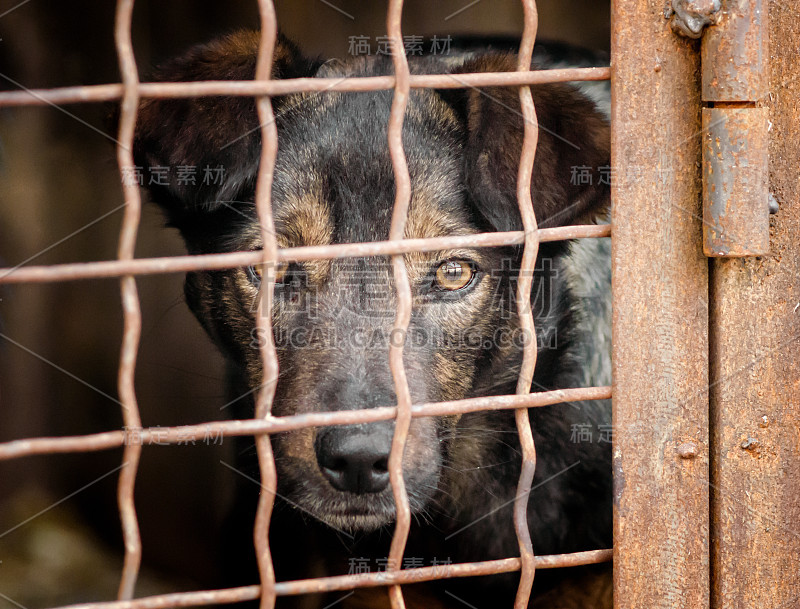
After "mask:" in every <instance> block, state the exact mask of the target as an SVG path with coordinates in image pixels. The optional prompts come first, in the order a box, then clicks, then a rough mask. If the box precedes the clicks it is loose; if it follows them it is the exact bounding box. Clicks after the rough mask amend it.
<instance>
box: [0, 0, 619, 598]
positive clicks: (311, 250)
mask: <svg viewBox="0 0 800 609" xmlns="http://www.w3.org/2000/svg"><path fill="white" fill-rule="evenodd" d="M133 4H134V0H118V1H117V12H116V21H115V29H114V34H115V45H116V50H117V56H118V60H119V66H120V72H121V74H122V83H121V84H109V85H96V86H85V87H65V88H59V89H51V90H40V91H24V92H23V91H13V92H3V93H0V107H2V106H23V105H24V106H34V105H44V104H54V103H75V102H100V101H109V100H120V101H121V112H120V127H119V138H118V145H117V161H118V165H119V170H120V174H121V175H122V177H123V180H122V182H123V193H124V198H125V216H124V219H123V224H122V228H121V232H120V240H119V248H118V258H117V260H114V261H102V262H90V263H78V264H61V265H52V266H40V267H19V268H17V267H15V268H6V269H0V283H37V282H53V281H70V280H76V279H86V278H99V277H107V278H108V277H119V278H120V288H121V294H122V306H123V319H124V330H123V341H122V349H121V354H120V363H119V373H118V391H119V396H120V402H121V404H122V416H123V420H124V425H125V428H124V430H117V431H109V432H105V433H97V434H91V435H85V436H70V437H60V438H30V439H21V440H14V441H9V442H5V443H0V460H5V459H13V458H20V457H24V456H30V455H36V454H57V453H64V452H90V451H97V450H103V449H109V448H115V447H123V449H124V452H123V465H122V468H121V473H120V477H119V483H118V506H119V513H120V518H121V521H122V532H123V539H124V547H125V557H124V564H123V569H122V575H121V580H120V586H119V594H118V600H116V601H109V602H103V603H89V604H85V605H73V606H72V607H86V608H87V609H88V608H93V609H100V608H103V609H148V608H156V607H158V608H162V607H187V606H199V605H209V604H217V603H229V602H239V601H246V600H255V599H260V601H261V607H263V608H264V609H267V608H269V607H272V606H273V605H274V604H275V599H276V597H277V596H284V595H297V594H307V593H319V592H330V591H336V590H347V589H352V588H357V587H374V586H389V593H390V600H391V605H392V607H393V609H400V608H401V607H404V606H405V603H404V600H403V594H402V589H401V585H402V584H411V583H418V582H424V581H430V580H434V579H445V578H453V577H467V576H475V575H488V574H497V573H507V572H514V571H520V575H521V577H520V584H519V589H518V592H517V598H516V602H515V607H517V608H522V607H526V606H527V605H528V600H529V598H530V593H531V588H532V584H533V579H534V574H535V571H536V569H546V568H556V567H567V566H578V565H585V564H592V563H598V562H603V561H607V560H610V559H611V550H595V551H588V552H577V553H573V554H563V555H550V556H535V555H534V552H533V544H532V541H531V538H530V534H529V531H528V525H527V516H526V512H527V500H528V494H529V492H530V489H531V482H532V480H533V475H534V471H535V467H536V451H535V446H534V442H533V436H532V432H531V426H530V421H529V419H528V408H532V407H538V406H546V405H552V404H558V403H563V402H568V401H576V400H602V399H609V398H610V397H611V388H610V387H590V388H576V389H565V390H556V391H547V392H541V393H535V394H531V393H530V387H531V382H532V379H533V370H534V367H535V365H536V354H537V349H536V341H535V339H534V338H532V337H535V331H534V330H535V329H534V322H533V314H532V312H531V310H530V307H526V306H523V305H524V303H526V302H527V301H529V300H530V296H531V288H532V286H531V283H532V270H533V266H534V264H535V261H536V257H537V253H538V247H539V243H541V242H545V241H555V240H562V239H574V238H591V237H594V238H597V237H606V236H609V235H610V227H609V226H607V225H606V226H594V225H592V226H568V227H562V228H550V229H541V230H540V229H538V227H537V224H536V218H535V215H534V212H533V203H532V200H531V175H532V167H533V161H534V156H535V153H536V144H537V138H538V127H537V122H536V111H535V108H534V105H533V101H532V97H531V92H530V87H529V85H533V84H540V83H551V82H565V81H574V80H604V79H608V78H609V77H610V69H609V68H574V69H557V70H546V71H531V70H530V65H531V56H532V53H533V45H534V41H535V37H536V30H537V26H538V15H537V11H536V3H535V0H522V4H523V8H524V31H523V35H522V42H521V46H520V52H519V59H518V64H517V71H516V72H509V73H484V74H464V75H459V76H457V77H455V76H452V75H448V74H434V75H416V76H412V75H410V73H409V69H408V63H407V61H406V57H405V52H404V45H403V38H402V30H401V13H402V8H403V0H390V2H389V8H388V13H387V32H388V36H389V39H390V40H391V45H390V46H391V52H392V58H393V64H394V75H393V76H379V77H362V78H346V79H324V78H319V79H317V78H297V79H286V80H270V73H271V66H272V55H273V50H274V46H275V42H276V36H277V22H276V16H275V12H274V6H273V2H272V0H258V5H259V13H260V19H261V42H260V46H259V51H258V60H257V67H256V76H255V80H254V81H247V82H229V81H226V82H224V83H223V82H197V83H140V82H139V75H138V70H137V65H136V61H135V58H134V54H133V47H132V43H131V17H132V12H133ZM480 86H517V87H519V92H520V104H521V108H522V115H523V117H524V140H523V146H522V154H521V158H520V165H519V173H518V181H517V196H518V201H519V209H520V213H521V216H522V220H523V230H522V231H513V232H505V233H502V232H500V233H486V234H481V235H469V236H465V237H462V236H452V237H437V238H429V239H404V238H403V235H404V229H405V223H406V218H407V212H408V207H409V203H410V196H411V186H410V177H409V173H408V169H407V166H406V161H405V153H404V150H403V146H402V140H401V133H402V127H403V119H404V113H405V107H406V104H407V100H408V96H409V92H410V89H411V88H414V87H418V88H422V87H438V88H466V87H480ZM380 89H393V90H394V98H393V103H392V108H391V113H390V119H389V128H388V146H389V151H390V155H391V160H392V166H393V170H394V176H395V183H396V185H397V188H396V199H395V203H394V210H393V215H392V223H391V229H390V234H389V236H388V237H389V239H388V240H387V241H382V242H373V243H349V244H338V245H328V246H315V247H296V248H285V249H278V246H277V242H276V240H275V236H274V231H273V224H272V222H273V220H272V202H271V186H272V177H273V171H274V166H275V159H276V155H277V146H278V142H277V128H276V126H275V122H274V120H273V112H272V103H271V100H270V97H269V96H270V95H280V94H286V93H298V92H304V91H376V90H380ZM223 94H224V95H240V96H253V97H256V99H257V111H258V118H259V123H260V125H261V135H262V142H263V144H262V152H261V162H260V165H259V172H258V179H257V186H256V208H257V213H258V218H259V222H260V225H261V235H262V240H263V249H262V250H261V251H260V252H236V253H230V254H211V255H195V256H176V257H171V258H151V259H139V260H135V259H134V246H135V243H136V235H137V230H138V226H139V219H140V214H141V195H140V191H139V188H138V185H137V184H136V183H135V182H132V181H130V180H125V179H124V175H125V169H126V168H127V167H133V166H134V163H133V158H132V153H131V150H132V147H133V146H132V144H133V138H134V131H135V126H136V114H137V108H138V105H139V100H140V99H141V98H142V97H192V96H211V95H223ZM467 244H469V245H470V246H472V247H491V246H503V245H519V244H521V245H523V258H522V264H521V268H520V275H519V283H518V289H517V294H516V301H517V306H518V310H520V311H526V313H525V314H523V315H521V320H520V322H521V326H522V329H523V331H524V336H525V337H526V342H525V345H524V359H523V364H522V367H521V370H520V375H519V380H518V384H517V395H513V396H491V397H479V398H470V399H463V400H457V401H451V402H439V403H426V404H412V403H411V397H410V393H409V388H408V383H407V380H406V374H405V369H404V365H403V359H402V358H403V345H402V343H399V344H392V345H391V347H390V352H389V354H388V357H389V364H390V369H391V372H392V377H393V379H394V384H395V393H396V395H397V404H396V405H395V406H385V407H380V408H371V409H368V410H361V411H345V412H327V413H313V414H301V415H293V416H285V417H273V416H272V415H271V406H272V400H273V397H274V394H275V387H276V383H277V378H278V360H277V352H276V348H275V345H274V342H273V340H272V332H271V319H270V311H271V308H272V305H271V299H272V295H273V291H272V281H273V279H267V280H265V282H264V286H263V289H262V290H261V298H260V302H259V309H258V314H257V315H256V319H257V324H258V329H259V331H260V332H261V334H262V335H263V336H265V337H266V338H267V340H265V341H263V342H262V344H261V357H262V363H263V370H264V378H265V379H267V380H266V381H265V382H264V384H263V385H262V387H261V389H260V391H259V393H258V396H257V399H256V411H255V417H254V419H252V420H246V421H241V420H237V421H218V422H211V423H203V424H199V425H186V426H175V427H158V428H143V427H142V424H141V419H140V416H139V408H138V405H137V401H136V393H135V388H134V371H135V365H136V357H137V352H138V344H139V335H140V329H141V312H140V307H139V298H138V295H137V289H136V282H135V276H136V275H142V274H155V273H168V272H181V271H188V270H200V269H223V268H232V267H238V266H246V265H252V264H256V263H259V262H260V263H264V264H265V265H269V264H272V263H275V262H276V261H282V262H289V261H302V260H310V259H325V258H327V259H331V258H342V257H362V256H380V255H384V256H386V255H388V256H391V259H392V266H393V271H394V279H395V282H396V289H397V296H398V306H397V312H396V317H395V321H394V327H393V332H399V333H400V334H401V335H402V334H403V333H404V331H405V330H406V329H407V327H408V324H409V319H410V315H411V291H410V286H409V282H408V277H407V275H406V268H405V262H404V259H403V254H404V253H407V252H412V251H414V252H416V251H432V250H439V249H443V248H448V247H456V246H460V245H467ZM500 409H514V410H515V416H516V422H517V430H518V433H519V438H520V445H521V447H522V457H523V463H522V469H521V475H520V479H519V484H518V489H517V495H516V498H515V501H514V525H515V530H516V534H517V538H518V542H519V549H520V557H519V558H507V559H502V560H492V561H485V562H477V563H468V564H454V565H439V566H433V567H419V568H412V569H402V570H401V569H400V565H401V562H402V558H403V554H404V549H405V544H406V540H407V537H408V531H409V526H410V511H409V504H408V497H407V495H406V492H405V484H404V481H403V472H402V456H403V451H404V448H405V443H406V437H407V434H408V428H409V424H410V422H411V419H412V418H413V417H422V416H426V417H427V416H442V415H447V414H463V413H467V412H474V411H477V410H500ZM390 419H394V420H395V421H396V424H395V433H394V439H393V442H392V449H391V452H390V460H389V473H390V480H391V486H392V489H393V491H392V492H393V495H394V500H395V506H396V513H397V522H396V526H395V532H394V535H393V537H392V542H391V549H390V555H389V560H388V566H387V571H386V572H380V573H362V574H354V575H341V576H333V577H325V578H316V579H308V580H301V581H291V582H276V581H275V574H274V569H273V562H272V561H273V558H272V556H271V554H270V548H269V542H268V530H269V522H270V516H271V512H272V508H273V503H274V495H273V494H272V493H268V492H266V493H261V494H260V499H259V504H258V509H257V513H256V519H255V523H254V533H253V535H254V537H253V540H254V545H255V548H256V556H257V560H258V568H259V574H260V584H259V585H252V586H244V587H239V588H231V589H226V590H207V591H198V592H184V593H176V594H165V595H159V596H153V597H149V598H142V599H137V600H133V598H134V589H135V586H136V580H137V575H138V571H139V566H140V562H141V554H142V547H141V538H140V535H139V527H138V521H137V516H136V508H135V503H134V493H133V489H134V484H135V481H136V474H137V468H138V463H139V458H140V455H141V451H142V447H143V446H144V445H152V444H172V443H181V442H186V441H187V440H191V439H197V438H201V437H203V436H204V435H206V434H208V433H215V434H221V435H223V436H242V435H253V436H255V438H256V448H257V453H258V462H259V466H260V470H261V482H262V485H263V486H264V488H275V485H276V482H277V480H276V477H277V473H276V469H275V460H274V457H273V454H272V448H271V440H270V434H274V433H278V432H281V431H288V430H292V429H299V428H305V427H315V426H322V425H325V426H327V425H347V424H353V423H367V422H373V421H380V420H390Z"/></svg>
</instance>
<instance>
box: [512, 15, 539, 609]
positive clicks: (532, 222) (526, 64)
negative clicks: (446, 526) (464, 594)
mask: <svg viewBox="0 0 800 609" xmlns="http://www.w3.org/2000/svg"><path fill="white" fill-rule="evenodd" d="M522 6H523V10H524V28H523V32H522V41H521V42H520V47H519V57H518V60H517V70H528V69H530V65H531V57H532V56H533V44H534V42H535V40H536V31H537V29H538V27H539V14H538V12H537V10H536V2H535V1H534V0H523V3H522ZM519 99H520V105H521V107H522V117H523V125H524V127H523V129H524V131H523V134H524V135H523V141H522V151H521V153H520V160H519V172H518V174H517V201H518V203H519V211H520V215H521V216H522V226H523V230H524V231H525V242H524V245H523V251H522V261H521V264H520V272H519V279H518V281H517V294H516V302H517V311H519V322H520V329H521V330H522V333H523V338H524V343H523V345H524V347H523V358H522V365H521V366H520V371H519V379H518V381H517V395H525V394H528V393H530V391H531V383H532V382H533V371H534V368H535V367H536V356H537V342H536V328H535V326H534V321H533V312H532V311H531V305H530V303H531V288H532V285H533V267H534V265H535V264H536V257H537V255H538V253H539V241H538V239H537V236H538V225H537V223H536V215H535V214H534V212H533V199H532V194H531V176H532V174H533V160H534V157H535V156H536V144H537V143H538V140H539V123H538V121H537V120H536V108H534V105H533V96H532V95H531V89H530V87H520V89H519ZM515 418H516V423H517V433H518V434H519V443H520V448H521V450H522V467H521V468H520V475H519V483H518V485H517V495H516V497H515V499H514V530H515V531H516V534H517V541H518V543H519V551H520V560H521V569H520V582H519V587H518V589H517V596H516V599H515V600H514V607H515V609H524V608H525V607H527V606H528V601H529V600H530V597H531V589H532V588H533V578H534V576H535V574H536V562H535V556H534V552H533V545H532V543H531V534H530V530H529V528H528V498H529V495H530V491H531V483H532V482H533V476H534V473H535V471H536V446H535V445H534V442H533V432H532V430H531V422H530V417H529V416H528V409H527V408H518V409H517V410H516V411H515Z"/></svg>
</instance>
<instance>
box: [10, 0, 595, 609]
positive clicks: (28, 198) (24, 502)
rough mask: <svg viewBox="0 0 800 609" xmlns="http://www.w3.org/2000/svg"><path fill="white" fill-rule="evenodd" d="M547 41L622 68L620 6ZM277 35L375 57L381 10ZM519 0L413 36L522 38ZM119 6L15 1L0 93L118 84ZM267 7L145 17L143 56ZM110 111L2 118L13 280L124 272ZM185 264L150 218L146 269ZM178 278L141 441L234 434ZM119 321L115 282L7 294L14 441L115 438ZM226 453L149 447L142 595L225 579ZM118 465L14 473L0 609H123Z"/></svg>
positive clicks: (150, 295)
mask: <svg viewBox="0 0 800 609" xmlns="http://www.w3.org/2000/svg"><path fill="white" fill-rule="evenodd" d="M538 5H539V13H540V26H539V36H540V38H548V39H553V40H563V41H567V42H571V43H575V44H579V45H582V46H586V47H590V48H595V49H604V50H608V41H609V2H606V1H599V2H598V1H597V0H540V1H539V2H538ZM276 8H277V12H278V22H279V24H280V27H281V29H282V30H283V32H284V33H285V34H287V35H288V36H289V37H290V38H292V39H294V40H295V41H296V42H298V43H299V45H300V46H301V48H302V49H304V50H305V51H306V52H307V53H309V54H312V55H320V56H324V57H337V56H338V57H343V56H346V55H347V54H348V52H349V51H350V46H351V41H352V37H355V36H358V37H367V38H368V40H369V41H370V43H371V45H372V49H373V52H374V49H375V48H376V46H377V43H376V38H377V37H379V36H382V35H384V34H385V25H384V21H385V10H386V6H385V3H380V2H366V1H358V0H331V2H327V1H326V0H314V1H310V0H309V1H306V0H302V1H301V0H277V1H276ZM521 18H522V11H521V8H520V6H519V5H518V2H516V1H515V0H478V1H477V2H470V0H446V1H440V2H429V1H422V0H409V1H407V2H406V3H405V10H404V21H403V31H404V33H405V34H406V35H419V36H423V37H424V39H425V40H426V41H428V40H429V39H430V38H431V37H432V36H433V35H437V36H440V37H441V36H447V35H448V34H449V35H453V36H455V35H459V34H476V35H480V34H488V35H509V36H515V37H516V36H519V34H520V33H521ZM113 22H114V3H113V2H97V1H91V2H90V1H88V0H75V1H73V2H68V3H67V2H45V1H44V0H27V1H23V2H16V1H15V0H2V1H0V90H15V89H21V88H32V89H36V88H48V87H62V86H73V85H90V84H100V83H110V82H119V73H118V70H117V59H116V55H115V52H114V42H113ZM257 25H258V17H257V10H256V2H255V1H254V0H252V1H248V2H244V1H239V0H236V1H226V2H218V1H210V0H195V1H190V0H170V1H169V2H158V1H155V0H150V1H148V0H139V1H138V2H137V3H136V7H135V9H134V31H133V40H134V47H135V51H136V58H137V62H138V64H139V66H140V70H141V71H142V74H143V78H146V75H147V72H148V67H149V66H152V65H154V64H156V63H158V62H159V61H161V60H163V59H165V58H168V57H170V56H171V55H174V54H176V53H178V52H180V51H182V50H183V49H185V48H186V47H188V46H190V45H192V44H195V43H198V42H203V41H206V40H208V39H210V38H212V37H214V36H216V35H219V34H222V33H225V32H229V31H231V30H234V29H237V28H256V27H257ZM111 111H112V106H110V105H101V104H73V105H69V106H64V107H18V108H3V109H0V266H4V267H8V266H16V265H21V264H37V265H39V264H56V263H63V262H76V261H93V260H104V259H110V258H114V257H115V256H116V246H117V239H118V231H119V226H120V221H121V215H122V212H121V205H122V193H121V189H120V186H119V184H120V179H119V176H118V173H117V167H116V160H115V150H114V137H115V134H114V133H110V132H109V131H108V127H107V120H106V119H107V116H108V115H109V114H110V112H111ZM182 253H184V249H183V246H182V243H181V242H180V240H179V239H178V237H177V235H176V233H175V232H174V231H172V230H171V229H165V228H164V227H163V220H162V218H161V216H160V214H159V212H158V211H157V210H156V209H155V208H154V207H153V206H150V205H147V206H146V207H145V210H144V214H143V218H142V223H141V227H140V230H139V241H138V246H137V256H139V257H148V256H165V255H175V254H182ZM182 282H183V277H182V276H181V275H160V276H153V277H142V278H140V279H139V280H138V281H137V283H138V288H139V292H140V297H141V300H142V311H143V330H142V340H141V349H140V353H139V360H138V365H137V373H136V379H137V392H138V399H139V405H140V408H141V411H142V420H143V424H144V425H145V426H159V425H160V426H168V425H178V424H187V423H199V422H203V421H209V420H218V419H224V418H225V416H226V414H225V411H224V410H221V407H222V405H223V404H224V402H225V400H224V394H225V389H224V386H223V363H222V360H221V358H220V357H219V355H218V354H217V353H216V351H215V349H214V347H213V345H212V344H211V342H210V341H209V340H208V339H207V338H206V336H205V334H204V333H203V331H202V330H201V328H200V327H199V325H198V324H197V323H196V322H195V320H194V318H193V317H192V316H191V314H190V313H189V311H188V309H187V308H186V306H185V304H184V302H183V292H182ZM121 333H122V317H121V311H120V298H119V284H118V282H117V281H116V280H97V281H80V282H71V283H57V284H41V285H8V286H0V441H7V440H12V439H19V438H27V437H34V436H45V435H46V436H60V435H68V434H89V433H95V432H100V431H106V430H110V429H119V428H120V427H121V426H122V420H121V417H120V412H119V410H120V409H119V405H118V404H117V403H116V401H115V398H116V375H117V364H118V356H119V346H120V337H121ZM231 452H232V446H231V445H230V443H227V442H223V443H222V444H220V443H219V442H218V443H217V444H210V445H205V444H203V445H200V443H198V445H196V446H153V447H149V448H145V450H144V453H143V458H142V464H141V469H140V474H139V476H138V481H137V485H136V497H137V509H138V513H139V520H140V524H141V529H142V538H143V545H144V570H143V577H142V579H141V581H140V585H139V587H138V588H137V594H138V595H145V594H153V593H160V592H171V591H179V590H190V589H200V588H202V587H204V586H207V585H208V582H213V581H214V579H215V577H216V567H215V561H214V548H215V544H216V539H215V535H214V531H216V530H217V527H218V526H219V523H220V520H221V518H222V515H223V514H224V513H225V509H226V505H227V502H228V500H229V495H230V491H231V488H232V486H233V483H234V480H233V476H235V475H236V474H235V473H234V472H232V471H231V470H230V469H228V468H226V467H223V466H222V465H221V464H220V461H221V460H225V461H228V462H229V461H230V460H231V456H230V455H231ZM120 462H121V451H119V450H113V451H101V452H96V453H89V454H75V455H56V456H43V457H33V458H25V459H18V460H12V461H6V462H0V608H3V607H23V608H31V609H33V608H34V607H45V606H52V605H56V604H64V603H71V602H80V601H91V600H109V599H112V598H114V596H115V594H116V589H117V586H118V578H119V569H120V568H121V565H122V551H121V538H120V533H119V517H118V513H117V509H116V496H115V492H116V489H115V486H116V470H117V468H118V467H119V464H120Z"/></svg>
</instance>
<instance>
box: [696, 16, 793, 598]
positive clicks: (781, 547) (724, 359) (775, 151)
mask: <svg viewBox="0 0 800 609" xmlns="http://www.w3.org/2000/svg"><path fill="white" fill-rule="evenodd" d="M753 4H758V3H753ZM766 5H767V3H764V10H766ZM769 11H770V13H769V15H768V17H769V36H770V40H769V44H768V46H769V48H770V49H772V51H771V53H770V60H769V62H768V63H767V64H765V65H764V69H765V79H766V81H767V82H765V86H766V85H767V84H768V88H769V90H770V91H771V94H770V95H769V96H767V97H765V104H766V106H767V108H768V111H769V116H770V121H771V130H770V139H769V143H768V147H769V179H770V183H769V188H770V190H771V191H772V192H773V193H775V195H776V197H777V199H778V200H779V201H781V202H786V203H787V204H783V205H781V207H780V211H779V212H778V213H777V214H776V215H775V216H773V217H772V223H773V226H772V235H771V237H772V243H771V252H770V253H769V254H768V255H766V256H764V257H763V258H760V259H756V258H741V259H715V260H713V261H712V262H711V264H712V285H711V296H712V300H711V303H712V306H711V330H712V331H711V339H712V352H713V353H714V354H715V357H714V359H713V361H712V367H711V381H712V385H711V417H712V423H713V425H712V434H713V435H712V444H711V457H712V462H711V463H712V466H711V480H710V482H711V484H712V486H711V497H712V503H711V505H712V511H711V524H712V539H713V541H714V543H713V548H714V552H713V554H712V572H713V574H714V576H713V579H712V587H711V589H712V603H713V604H712V606H713V607H714V609H737V608H739V607H783V608H787V609H788V608H789V607H797V606H798V603H800V601H799V600H798V594H799V593H800V569H798V557H800V535H798V532H797V523H798V522H800V501H798V497H800V467H798V464H800V423H799V422H800V382H798V379H800V281H798V277H800V248H798V235H800V207H798V206H797V205H796V202H797V201H798V199H800V182H798V179H797V167H798V166H797V159H798V158H800V106H798V103H797V100H798V99H800V78H798V76H800V72H798V63H797V44H798V41H799V40H800V21H798V20H797V14H798V12H799V11H800V2H798V0H787V1H785V2H773V3H770V5H769ZM766 18H767V15H766V14H763V13H762V14H761V19H762V20H763V19H766ZM765 44H766V43H765ZM790 202H791V203H790Z"/></svg>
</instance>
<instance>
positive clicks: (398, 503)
mask: <svg viewBox="0 0 800 609" xmlns="http://www.w3.org/2000/svg"><path fill="white" fill-rule="evenodd" d="M402 15H403V0H390V2H389V8H388V10H387V14H386V32H387V34H388V36H389V41H390V46H391V51H392V64H393V66H394V77H395V87H394V96H393V98H392V108H391V111H390V114H389V126H388V137H387V139H388V145H389V155H390V157H391V160H392V173H393V174H394V182H395V199H394V206H393V209H392V223H391V226H390V227H389V239H390V240H391V241H400V240H402V239H403V236H404V234H405V228H406V222H407V220H408V208H409V205H410V204H411V176H410V175H409V173H408V165H407V163H406V154H405V151H404V150H403V119H404V118H405V112H406V107H407V106H408V96H409V94H410V91H411V89H410V86H409V75H410V73H409V69H408V61H407V59H406V54H405V46H404V44H403V34H402V29H401V20H402ZM392 270H393V273H394V283H395V289H396V291H397V313H396V314H395V319H394V324H393V327H392V336H402V337H403V340H399V341H397V340H395V341H391V343H390V345H389V368H390V370H391V373H392V379H393V380H394V388H395V395H396V396H397V416H396V420H395V427H394V436H393V437H392V446H391V450H390V451H389V480H390V484H391V486H392V496H393V497H394V505H395V526H394V534H393V535H392V543H391V546H390V548H389V557H388V559H389V560H388V566H387V571H388V572H390V573H391V572H393V571H398V570H399V569H400V566H401V564H402V562H403V553H404V552H405V548H406V542H407V541H408V532H409V529H410V528H411V508H410V506H409V503H408V495H407V493H406V483H405V480H404V479H403V454H404V453H405V449H406V441H407V439H408V429H409V426H410V425H411V392H410V389H409V387H408V379H407V377H406V370H405V366H404V364H403V350H404V346H405V336H406V332H407V331H408V324H409V322H410V321H411V284H410V283H409V280H408V272H407V270H406V263H405V259H404V258H403V256H401V255H399V254H395V255H393V256H392ZM389 601H390V603H391V606H392V609H404V608H405V601H404V599H403V592H402V589H401V588H400V585H399V584H395V585H393V586H391V587H390V588H389Z"/></svg>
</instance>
